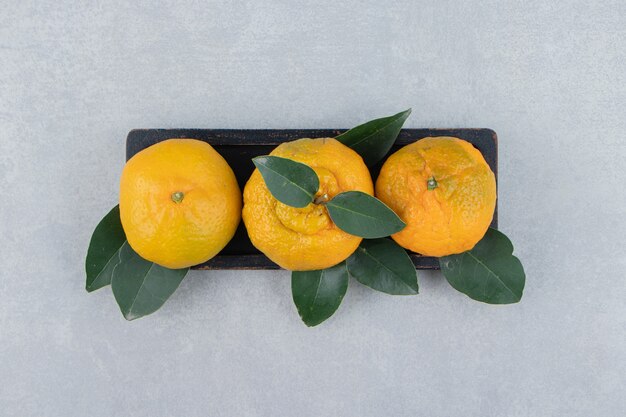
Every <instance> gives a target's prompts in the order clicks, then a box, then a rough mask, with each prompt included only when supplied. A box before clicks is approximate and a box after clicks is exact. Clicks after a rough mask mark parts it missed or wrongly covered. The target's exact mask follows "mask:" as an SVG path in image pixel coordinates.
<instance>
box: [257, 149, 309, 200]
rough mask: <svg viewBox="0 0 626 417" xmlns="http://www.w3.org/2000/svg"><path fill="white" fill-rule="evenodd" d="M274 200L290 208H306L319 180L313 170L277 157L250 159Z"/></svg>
mask: <svg viewBox="0 0 626 417" xmlns="http://www.w3.org/2000/svg"><path fill="white" fill-rule="evenodd" d="M252 162H254V165H255V166H256V167H257V169H258V170H259V172H260V173H261V175H262V176H263V180H265V185H267V188H268V189H269V190H270V192H271V193H272V195H273V196H274V198H276V199H277V200H278V201H280V202H281V203H284V204H287V205H288V206H292V207H306V206H307V205H309V204H310V203H311V202H312V201H313V197H314V196H315V193H316V192H317V190H318V189H319V187H320V180H319V178H318V177H317V174H316V173H315V171H313V169H312V168H311V167H309V166H307V165H305V164H302V163H300V162H296V161H292V160H291V159H287V158H280V157H278V156H257V157H256V158H253V159H252Z"/></svg>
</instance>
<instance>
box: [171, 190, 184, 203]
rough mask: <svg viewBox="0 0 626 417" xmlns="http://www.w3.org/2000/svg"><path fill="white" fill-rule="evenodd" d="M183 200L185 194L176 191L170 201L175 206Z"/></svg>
mask: <svg viewBox="0 0 626 417" xmlns="http://www.w3.org/2000/svg"><path fill="white" fill-rule="evenodd" d="M183 198H185V193H183V192H182V191H176V192H175V193H172V201H173V202H174V203H176V204H178V203H181V202H182V201H183Z"/></svg>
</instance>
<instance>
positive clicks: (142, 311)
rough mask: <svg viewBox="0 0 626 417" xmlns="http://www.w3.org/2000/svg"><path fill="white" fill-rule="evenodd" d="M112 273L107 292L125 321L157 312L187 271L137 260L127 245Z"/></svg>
mask: <svg viewBox="0 0 626 417" xmlns="http://www.w3.org/2000/svg"><path fill="white" fill-rule="evenodd" d="M119 257H120V262H119V263H118V264H117V266H116V267H115V269H114V270H113V279H112V280H111V288H112V289H113V295H114V296H115V301H117V304H118V305H119V306H120V310H121V311H122V314H123V315H124V318H125V319H126V320H134V319H138V318H140V317H143V316H147V315H148V314H151V313H154V312H155V311H157V310H158V309H159V308H160V307H161V306H162V305H163V304H164V303H165V301H167V299H168V298H169V297H170V296H171V295H172V294H173V293H174V291H176V288H178V285H179V284H180V283H181V281H182V280H183V278H184V277H185V275H186V274H187V271H189V268H184V269H168V268H164V267H162V266H159V265H157V264H155V263H152V262H149V261H146V260H145V259H143V258H142V257H140V256H139V255H138V254H137V253H136V252H135V251H134V250H133V249H132V248H131V247H130V245H129V244H128V242H127V243H125V244H124V246H122V248H121V250H120V253H119Z"/></svg>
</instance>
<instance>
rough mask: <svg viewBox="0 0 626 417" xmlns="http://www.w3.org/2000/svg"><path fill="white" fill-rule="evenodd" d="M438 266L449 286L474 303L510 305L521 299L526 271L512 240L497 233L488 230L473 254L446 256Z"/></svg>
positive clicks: (464, 253) (493, 230)
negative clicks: (515, 253)
mask: <svg viewBox="0 0 626 417" xmlns="http://www.w3.org/2000/svg"><path fill="white" fill-rule="evenodd" d="M439 264H440V266H441V271H442V272H443V274H444V276H445V277H446V279H447V280H448V282H449V283H450V285H452V286H453V287H454V288H455V289H456V290H458V291H460V292H462V293H464V294H466V295H467V296H469V297H470V298H473V299H474V300H477V301H482V302H484V303H489V304H510V303H517V302H518V301H519V300H521V299H522V293H523V292H524V284H525V281H526V275H525V274H524V268H523V267H522V263H521V262H520V261H519V259H517V258H516V257H515V256H513V245H512V244H511V241H510V240H509V238H507V237H506V236H505V235H504V234H503V233H502V232H499V231H497V230H495V229H489V230H487V233H486V234H485V237H483V238H482V240H481V241H480V242H478V243H477V244H476V246H474V248H473V249H472V250H470V251H468V252H463V253H461V254H458V255H450V256H444V257H442V258H440V259H439Z"/></svg>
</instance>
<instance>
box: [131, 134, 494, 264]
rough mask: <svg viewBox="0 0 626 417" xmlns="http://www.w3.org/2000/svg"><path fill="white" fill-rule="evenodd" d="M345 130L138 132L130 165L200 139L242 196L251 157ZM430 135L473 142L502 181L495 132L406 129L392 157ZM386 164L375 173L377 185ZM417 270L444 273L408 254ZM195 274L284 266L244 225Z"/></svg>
mask: <svg viewBox="0 0 626 417" xmlns="http://www.w3.org/2000/svg"><path fill="white" fill-rule="evenodd" d="M344 131H345V129H272V130H269V129H267V130H266V129H258V130H257V129H245V130H244V129H135V130H131V131H130V133H129V134H128V138H127V139H126V160H128V159H130V158H131V157H132V156H133V155H135V154H136V153H137V152H139V151H141V150H142V149H145V148H147V147H148V146H150V145H154V144H155V143H157V142H160V141H163V140H166V139H170V138H190V139H199V140H202V141H205V142H208V143H210V144H211V145H212V146H213V147H214V148H215V149H216V150H217V151H218V152H219V153H220V154H221V155H222V156H223V157H224V159H226V161H228V163H229V164H230V166H231V168H232V169H233V171H234V172H235V176H236V177H237V181H238V182H239V186H240V187H241V190H242V191H243V187H244V186H245V184H246V181H247V180H248V178H249V177H250V174H252V171H253V170H254V164H253V163H252V158H254V157H255V156H259V155H267V154H269V153H270V152H271V151H272V149H274V148H275V147H276V146H277V145H278V144H280V143H282V142H287V141H290V140H294V139H299V138H322V137H335V136H337V135H339V134H340V133H342V132H344ZM428 136H455V137H458V138H461V139H464V140H466V141H468V142H470V143H472V144H473V145H474V146H475V147H476V148H477V149H478V150H479V151H481V152H482V154H483V155H484V157H485V160H486V161H487V163H488V164H489V166H490V167H491V169H492V170H493V172H494V173H495V175H496V180H497V178H498V139H497V136H496V132H494V131H493V130H490V129H404V130H402V131H401V132H400V135H399V136H398V139H397V140H396V143H395V144H394V146H393V148H392V149H391V152H395V151H396V150H398V149H399V148H400V147H402V146H404V145H407V144H409V143H413V142H415V141H416V140H418V139H421V138H425V137H428ZM381 166H382V162H381V163H379V164H377V165H376V166H374V167H372V168H371V172H372V178H373V179H374V181H376V177H377V176H378V172H379V171H380V167H381ZM497 219H498V210H497V207H496V212H495V213H494V215H493V222H492V224H491V225H492V227H497V224H498V220H497ZM409 255H410V257H411V259H412V260H413V263H414V264H415V267H416V268H417V269H439V262H438V260H437V258H432V257H427V256H421V255H418V254H415V253H409ZM194 269H279V266H278V265H276V264H275V263H273V262H272V261H270V260H269V259H268V258H267V257H266V256H265V255H263V254H262V253H261V252H259V251H258V250H257V249H256V248H255V247H254V246H252V243H251V242H250V239H248V234H247V233H246V229H245V227H244V225H243V222H242V223H241V224H240V225H239V228H238V229H237V232H236V233H235V236H234V237H233V239H232V240H231V241H230V243H229V244H228V245H227V246H226V247H225V248H224V249H223V250H222V251H221V252H220V253H219V254H218V255H217V256H216V257H214V258H213V259H211V260H209V261H208V262H205V263H203V264H201V265H198V266H195V267H194Z"/></svg>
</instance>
